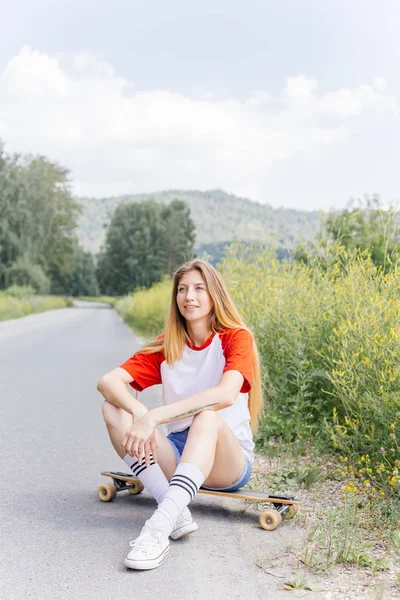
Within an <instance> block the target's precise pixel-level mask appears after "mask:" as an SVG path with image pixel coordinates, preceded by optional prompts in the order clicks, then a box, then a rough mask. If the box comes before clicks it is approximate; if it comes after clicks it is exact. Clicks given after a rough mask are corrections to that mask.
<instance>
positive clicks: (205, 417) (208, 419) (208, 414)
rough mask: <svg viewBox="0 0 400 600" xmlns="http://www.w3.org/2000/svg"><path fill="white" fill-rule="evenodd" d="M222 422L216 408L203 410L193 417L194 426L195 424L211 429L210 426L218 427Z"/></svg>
mask: <svg viewBox="0 0 400 600" xmlns="http://www.w3.org/2000/svg"><path fill="white" fill-rule="evenodd" d="M220 422H221V417H220V416H219V414H218V413H217V412H216V411H215V410H203V411H202V412H201V413H198V414H197V415H195V416H194V417H193V421H192V427H193V425H194V426H195V427H196V428H197V427H202V428H204V429H207V431H209V430H210V428H215V429H218V427H219V425H220Z"/></svg>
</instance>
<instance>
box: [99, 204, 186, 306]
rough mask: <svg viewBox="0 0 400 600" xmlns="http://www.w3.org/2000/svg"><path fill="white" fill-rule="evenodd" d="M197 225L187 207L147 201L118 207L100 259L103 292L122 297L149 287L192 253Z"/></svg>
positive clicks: (100, 277)
mask: <svg viewBox="0 0 400 600" xmlns="http://www.w3.org/2000/svg"><path fill="white" fill-rule="evenodd" d="M193 244H194V224H193V222H192V220H191V219H190V212H189V208H188V207H187V205H186V204H185V203H184V202H182V201H180V200H174V201H173V202H171V204H170V205H169V206H165V205H163V204H160V203H157V202H155V201H154V200H147V201H145V202H141V203H133V204H120V205H118V206H117V208H116V210H115V212H114V215H113V217H112V219H111V222H110V225H109V227H108V230H107V233H106V242H105V248H104V249H103V250H102V252H101V253H100V254H99V256H98V264H97V271H96V274H97V280H98V282H99V286H100V290H101V291H102V293H105V294H109V295H123V294H127V293H129V292H131V291H133V290H134V289H135V288H138V287H145V288H148V287H150V286H151V285H152V284H153V283H156V282H157V281H160V279H161V277H162V276H163V275H164V274H168V275H172V273H173V271H174V270H175V269H176V268H177V267H178V266H179V265H180V264H181V263H182V262H183V261H184V260H185V259H187V258H188V257H190V256H191V253H192V252H193Z"/></svg>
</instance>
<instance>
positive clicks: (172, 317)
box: [139, 258, 263, 433]
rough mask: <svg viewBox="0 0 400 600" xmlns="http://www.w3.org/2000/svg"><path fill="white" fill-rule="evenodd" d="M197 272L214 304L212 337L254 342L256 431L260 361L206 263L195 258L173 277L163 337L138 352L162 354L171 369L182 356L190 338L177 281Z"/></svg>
mask: <svg viewBox="0 0 400 600" xmlns="http://www.w3.org/2000/svg"><path fill="white" fill-rule="evenodd" d="M193 270H197V271H199V273H200V274H201V275H202V277H203V279H204V281H205V282H206V284H207V289H208V293H209V294H210V297H211V299H212V301H213V308H212V310H211V312H210V314H209V319H210V322H209V327H210V329H211V331H212V332H213V333H216V332H218V331H219V330H220V329H237V328H238V327H240V328H241V329H246V330H247V331H249V333H250V334H251V336H252V338H253V383H252V388H251V390H250V392H249V411H250V425H251V428H252V431H253V432H254V433H255V432H256V431H257V425H258V420H259V417H260V415H261V412H262V407H263V398H262V389H261V375H260V359H259V355H258V350H257V346H256V342H255V340H254V336H253V334H252V332H251V331H250V330H249V328H248V327H246V326H245V324H244V323H243V321H242V318H241V316H240V315H239V312H238V310H237V308H236V306H235V305H234V303H233V300H232V298H231V296H230V294H229V291H228V289H227V287H226V285H225V282H224V280H223V279H222V277H221V275H220V274H219V273H218V271H217V270H216V269H214V267H213V266H212V265H210V264H209V263H208V262H206V261H205V260H200V259H199V258H195V259H193V260H190V261H187V262H185V263H184V264H183V265H182V266H181V267H179V269H178V270H177V271H176V272H175V274H174V280H173V286H172V297H171V305H170V308H169V312H168V315H167V317H166V319H165V326H164V335H163V336H159V337H157V338H155V339H154V340H152V341H150V342H149V343H147V344H146V345H145V346H144V347H143V348H141V349H140V350H139V352H141V353H142V352H143V353H153V352H162V354H163V355H164V356H165V360H166V361H167V363H168V364H169V365H173V364H174V363H175V362H176V361H177V360H179V358H180V357H181V355H182V352H183V349H184V346H185V343H186V342H190V338H189V335H188V332H187V328H186V320H185V319H184V317H183V316H182V315H181V313H180V311H179V308H178V304H177V301H176V296H177V292H178V286H179V283H180V280H181V279H182V277H183V275H184V274H185V273H188V272H189V271H193Z"/></svg>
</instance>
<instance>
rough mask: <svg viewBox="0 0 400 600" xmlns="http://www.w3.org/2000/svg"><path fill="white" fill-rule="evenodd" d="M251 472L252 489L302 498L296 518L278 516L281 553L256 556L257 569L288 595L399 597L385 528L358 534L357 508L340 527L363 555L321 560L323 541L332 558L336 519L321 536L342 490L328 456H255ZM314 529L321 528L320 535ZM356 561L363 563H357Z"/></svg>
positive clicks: (398, 567)
mask: <svg viewBox="0 0 400 600" xmlns="http://www.w3.org/2000/svg"><path fill="white" fill-rule="evenodd" d="M255 471H256V473H255V475H254V476H253V479H252V483H251V487H253V488H254V489H259V490H268V491H269V492H270V493H277V492H279V493H282V494H290V495H294V496H295V497H296V498H299V499H301V501H302V503H301V505H300V509H299V512H298V514H297V515H296V517H295V518H294V519H293V520H284V521H283V523H282V525H281V527H283V528H285V536H286V537H287V539H288V542H287V547H286V552H285V553H284V554H282V555H280V556H279V557H274V558H273V559H269V558H268V557H260V558H259V559H258V562H257V566H258V567H259V568H260V569H262V570H263V571H264V572H265V573H267V574H268V575H270V576H271V577H274V578H276V579H279V580H280V581H281V582H282V588H283V589H287V590H288V598H289V597H290V595H292V596H293V597H298V598H301V597H304V598H306V597H307V596H308V595H309V596H312V597H313V598H315V597H316V596H315V593H316V592H318V596H319V597H320V598H321V600H322V599H323V600H366V599H368V600H372V599H376V600H392V599H393V600H394V599H398V598H400V556H399V554H398V552H397V554H396V552H395V551H394V550H393V548H390V547H389V548H388V544H387V540H386V539H385V535H384V533H385V532H384V531H380V529H379V527H377V528H375V529H372V530H371V529H370V528H369V529H368V531H366V532H364V531H363V532H362V535H359V534H360V532H361V530H363V518H364V517H363V514H362V512H361V513H360V520H359V521H358V522H357V526H356V527H354V525H353V524H352V523H350V525H349V528H348V530H347V529H346V527H344V529H343V531H344V533H346V531H347V533H348V535H349V538H350V539H351V540H354V549H355V553H356V555H357V553H358V554H359V556H360V557H363V556H364V555H365V556H366V557H367V559H365V560H364V559H363V558H360V559H359V560H355V561H354V560H353V561H352V560H349V561H346V560H339V561H334V560H332V561H329V560H328V559H327V556H328V552H329V548H328V546H329V544H331V545H332V553H331V556H334V553H335V550H337V548H335V545H338V544H339V545H340V544H341V543H342V542H343V540H342V539H341V535H342V530H341V529H340V527H341V525H340V523H339V524H338V523H334V524H333V525H332V528H331V529H329V527H328V531H330V532H331V535H332V536H333V538H334V539H333V538H332V539H330V534H329V535H327V538H326V539H324V538H323V532H324V527H326V524H327V521H328V514H329V511H330V510H332V509H334V510H336V514H337V517H338V519H340V518H341V511H342V510H343V514H344V507H345V502H346V501H345V499H344V498H343V491H342V487H343V485H344V482H343V481H341V480H340V478H338V477H337V476H336V473H337V471H338V465H337V464H336V463H335V462H334V461H333V460H330V459H326V458H321V459H315V458H313V459H310V458H307V457H300V458H299V457H296V458H287V457H284V458H275V459H269V458H266V457H265V456H262V455H257V456H256V461H255ZM307 487H308V489H307ZM399 525H400V524H399ZM316 530H317V531H318V530H319V531H322V539H321V535H319V536H318V534H317V533H315V531H316ZM288 534H289V536H288ZM328 538H329V539H328ZM397 551H398V549H397ZM329 562H332V563H333V564H328V563H329ZM357 562H358V563H363V562H364V563H368V564H365V565H364V566H361V565H360V564H357Z"/></svg>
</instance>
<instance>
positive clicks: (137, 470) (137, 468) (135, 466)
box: [131, 460, 156, 476]
mask: <svg viewBox="0 0 400 600" xmlns="http://www.w3.org/2000/svg"><path fill="white" fill-rule="evenodd" d="M155 464H156V463H155V461H154V460H151V461H150V467H152V466H153V465H155ZM142 467H143V468H142ZM146 468H147V466H146V463H145V462H143V463H142V464H141V465H139V463H138V462H137V463H134V464H133V465H132V466H131V470H132V472H133V474H134V475H136V476H138V475H139V473H141V472H142V471H143V469H146Z"/></svg>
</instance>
